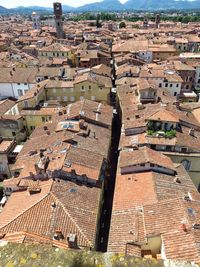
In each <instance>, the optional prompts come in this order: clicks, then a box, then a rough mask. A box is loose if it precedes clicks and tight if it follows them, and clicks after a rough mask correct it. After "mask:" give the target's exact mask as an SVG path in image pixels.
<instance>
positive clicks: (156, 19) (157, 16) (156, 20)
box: [155, 14, 160, 29]
mask: <svg viewBox="0 0 200 267" xmlns="http://www.w3.org/2000/svg"><path fill="white" fill-rule="evenodd" d="M155 23H156V29H158V28H159V24H160V14H156V18H155Z"/></svg>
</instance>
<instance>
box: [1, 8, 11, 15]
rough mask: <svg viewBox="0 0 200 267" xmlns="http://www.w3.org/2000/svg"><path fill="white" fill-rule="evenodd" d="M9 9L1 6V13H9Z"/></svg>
mask: <svg viewBox="0 0 200 267" xmlns="http://www.w3.org/2000/svg"><path fill="white" fill-rule="evenodd" d="M8 11H9V10H8V9H7V8H5V7H3V6H0V14H4V13H8Z"/></svg>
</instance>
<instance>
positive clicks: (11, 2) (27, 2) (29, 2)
mask: <svg viewBox="0 0 200 267" xmlns="http://www.w3.org/2000/svg"><path fill="white" fill-rule="evenodd" d="M126 1H127V0H120V2H121V3H124V2H126ZM53 2H56V1H52V0H50V1H49V0H18V1H17V0H6V1H4V0H0V6H4V7H7V8H10V7H17V6H48V7H49V6H52V4H53ZM60 2H62V4H65V5H69V6H74V7H77V6H82V5H84V4H88V3H93V2H101V0H62V1H60Z"/></svg>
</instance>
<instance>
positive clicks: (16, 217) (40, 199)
mask: <svg viewBox="0 0 200 267" xmlns="http://www.w3.org/2000/svg"><path fill="white" fill-rule="evenodd" d="M48 195H49V193H47V194H45V195H44V196H43V197H42V198H41V199H39V200H38V201H37V202H36V203H34V204H33V205H31V206H30V207H29V208H28V209H26V210H24V211H22V212H21V213H20V214H18V215H17V216H16V217H14V219H12V220H11V221H9V222H8V223H6V224H4V225H3V226H2V227H0V230H1V229H2V228H4V227H6V226H8V225H9V224H11V223H12V222H13V221H14V220H16V219H18V218H19V217H20V216H22V215H23V214H24V213H25V212H27V211H28V210H30V209H31V208H33V207H34V206H35V205H37V204H38V203H39V202H40V201H42V200H44V199H45V198H46V197H47V196H48Z"/></svg>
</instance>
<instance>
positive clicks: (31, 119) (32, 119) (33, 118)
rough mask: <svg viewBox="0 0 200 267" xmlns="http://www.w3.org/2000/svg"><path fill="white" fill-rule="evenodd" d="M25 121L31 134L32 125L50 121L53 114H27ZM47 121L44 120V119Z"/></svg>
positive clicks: (36, 125)
mask: <svg viewBox="0 0 200 267" xmlns="http://www.w3.org/2000/svg"><path fill="white" fill-rule="evenodd" d="M24 118H25V122H26V127H27V130H28V134H31V133H32V131H33V128H32V127H35V128H36V127H38V126H41V125H43V124H44V123H45V122H48V121H50V120H51V118H52V116H51V115H26V116H24ZM42 118H44V120H45V121H43V119H42Z"/></svg>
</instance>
